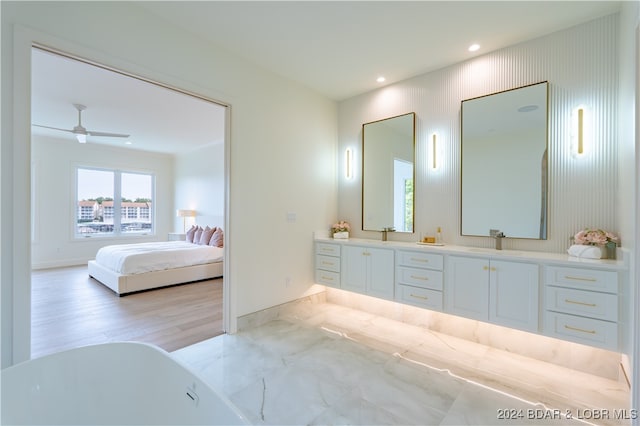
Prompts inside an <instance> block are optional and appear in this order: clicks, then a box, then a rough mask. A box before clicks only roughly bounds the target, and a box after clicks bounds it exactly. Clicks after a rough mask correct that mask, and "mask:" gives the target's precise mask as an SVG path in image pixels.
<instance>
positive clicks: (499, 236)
mask: <svg viewBox="0 0 640 426" xmlns="http://www.w3.org/2000/svg"><path fill="white" fill-rule="evenodd" d="M489 236H491V237H493V238H495V239H496V250H502V239H503V238H504V237H505V235H504V232H502V231H500V230H498V229H490V230H489Z"/></svg>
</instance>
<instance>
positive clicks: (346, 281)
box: [341, 245, 394, 300]
mask: <svg viewBox="0 0 640 426" xmlns="http://www.w3.org/2000/svg"><path fill="white" fill-rule="evenodd" d="M393 265H394V250H392V249H384V248H373V247H364V246H352V245H344V246H343V247H342V271H341V288H342V289H343V290H351V291H356V292H358V293H363V294H368V295H370V296H375V297H380V298H383V299H390V300H393V283H394V280H393Z"/></svg>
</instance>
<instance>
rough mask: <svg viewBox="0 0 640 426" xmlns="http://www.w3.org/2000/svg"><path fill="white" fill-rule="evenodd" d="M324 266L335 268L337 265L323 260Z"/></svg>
mask: <svg viewBox="0 0 640 426" xmlns="http://www.w3.org/2000/svg"><path fill="white" fill-rule="evenodd" d="M322 264H323V265H329V266H333V265H335V263H333V262H327V261H326V260H323V261H322Z"/></svg>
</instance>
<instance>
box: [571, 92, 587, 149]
mask: <svg viewBox="0 0 640 426" xmlns="http://www.w3.org/2000/svg"><path fill="white" fill-rule="evenodd" d="M589 124H590V123H589V118H588V111H587V108H586V107H584V106H582V105H581V106H579V107H577V108H576V109H575V110H574V111H573V120H572V129H571V130H572V131H571V133H572V145H573V146H572V154H574V155H578V156H581V155H583V154H585V152H586V150H587V149H588V148H587V144H588V138H589Z"/></svg>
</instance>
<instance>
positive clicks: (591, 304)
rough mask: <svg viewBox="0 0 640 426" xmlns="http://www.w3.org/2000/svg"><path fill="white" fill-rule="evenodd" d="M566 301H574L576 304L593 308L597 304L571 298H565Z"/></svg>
mask: <svg viewBox="0 0 640 426" xmlns="http://www.w3.org/2000/svg"><path fill="white" fill-rule="evenodd" d="M564 301H565V303H573V304H574V305H582V306H589V307H591V308H595V307H596V306H597V305H596V304H595V303H586V302H579V301H577V300H571V299H564Z"/></svg>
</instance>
